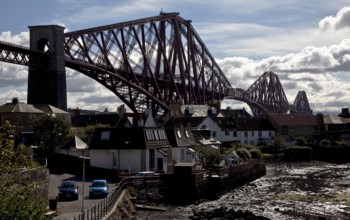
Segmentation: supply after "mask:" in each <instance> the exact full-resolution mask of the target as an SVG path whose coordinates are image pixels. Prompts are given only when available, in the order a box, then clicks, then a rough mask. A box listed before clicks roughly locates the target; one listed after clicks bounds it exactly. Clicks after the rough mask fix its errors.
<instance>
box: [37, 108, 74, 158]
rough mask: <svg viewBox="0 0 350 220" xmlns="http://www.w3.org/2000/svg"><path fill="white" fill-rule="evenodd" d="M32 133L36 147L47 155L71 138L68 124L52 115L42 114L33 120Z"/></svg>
mask: <svg viewBox="0 0 350 220" xmlns="http://www.w3.org/2000/svg"><path fill="white" fill-rule="evenodd" d="M33 132H34V141H35V144H36V145H37V147H38V148H39V149H41V150H43V152H44V153H47V154H49V155H50V154H53V153H55V152H56V151H57V149H58V148H59V147H61V146H62V145H63V144H64V143H66V142H67V141H68V140H69V139H70V138H72V137H73V132H72V130H71V126H70V123H69V122H68V121H66V120H65V119H64V118H63V117H58V116H56V115H54V114H43V115H42V116H41V117H39V118H37V119H35V120H34V121H33Z"/></svg>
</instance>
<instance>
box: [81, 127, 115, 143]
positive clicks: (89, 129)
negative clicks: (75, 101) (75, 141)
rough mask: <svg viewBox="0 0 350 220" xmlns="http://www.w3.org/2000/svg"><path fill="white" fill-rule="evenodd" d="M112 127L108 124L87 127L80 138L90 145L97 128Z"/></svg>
mask: <svg viewBox="0 0 350 220" xmlns="http://www.w3.org/2000/svg"><path fill="white" fill-rule="evenodd" d="M107 127H110V126H109V125H108V124H94V125H87V126H86V127H85V131H84V133H83V134H82V135H81V136H80V139H81V140H82V141H84V142H85V143H87V144H90V141H91V139H92V136H93V135H94V132H95V129H96V128H107Z"/></svg>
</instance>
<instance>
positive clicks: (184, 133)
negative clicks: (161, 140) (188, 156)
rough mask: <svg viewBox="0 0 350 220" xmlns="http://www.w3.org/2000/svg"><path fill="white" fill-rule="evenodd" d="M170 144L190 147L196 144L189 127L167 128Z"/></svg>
mask: <svg viewBox="0 0 350 220" xmlns="http://www.w3.org/2000/svg"><path fill="white" fill-rule="evenodd" d="M165 132H166V135H167V137H168V141H169V144H170V145H171V146H173V147H190V146H193V145H195V144H196V142H195V140H194V138H193V134H192V132H191V130H190V129H187V128H167V129H165Z"/></svg>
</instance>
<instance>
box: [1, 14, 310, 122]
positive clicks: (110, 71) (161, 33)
mask: <svg viewBox="0 0 350 220" xmlns="http://www.w3.org/2000/svg"><path fill="white" fill-rule="evenodd" d="M29 29H30V47H29V48H26V47H24V46H21V45H14V44H10V43H7V42H1V41H0V61H2V62H9V63H14V64H19V65H26V66H29V71H28V72H29V75H28V100H27V102H28V104H42V103H47V104H51V105H53V106H56V107H58V108H61V109H66V108H67V97H66V96H67V94H66V93H67V91H66V76H65V68H66V67H68V68H71V69H73V70H76V71H78V72H80V73H82V74H85V75H86V76H88V77H90V78H92V79H94V80H96V81H97V82H99V83H100V84H102V85H103V86H105V87H106V88H107V89H109V90H110V91H112V92H113V93H114V94H115V95H116V96H117V97H118V98H119V99H120V100H121V101H123V102H124V103H125V104H126V105H127V106H128V107H129V108H130V109H131V110H132V111H134V112H142V111H144V110H145V109H147V108H151V109H152V111H153V113H154V114H163V113H165V112H167V111H168V110H169V109H168V106H169V103H170V102H171V101H172V100H175V99H177V100H181V101H182V103H183V104H209V105H210V104H215V103H217V102H220V101H222V100H223V99H235V100H239V101H242V102H245V103H247V104H248V105H249V106H250V108H251V110H252V112H253V114H254V115H255V116H263V115H266V114H267V113H286V112H288V111H289V110H290V109H293V110H295V111H298V112H303V113H309V112H310V111H311V110H310V106H309V104H308V100H307V97H306V94H304V93H302V95H299V96H298V97H297V99H296V101H295V102H294V103H293V105H291V106H290V105H289V103H288V100H287V98H286V95H285V93H284V91H283V88H282V85H281V83H280V81H279V79H278V76H277V75H276V74H275V73H273V72H265V73H263V74H262V76H261V77H259V78H258V79H257V80H256V81H255V82H254V83H253V84H252V85H251V86H250V87H249V88H248V89H247V90H244V89H240V88H233V87H232V86H231V84H230V82H229V81H228V79H227V78H226V76H225V74H224V73H223V72H222V70H221V69H220V67H219V65H218V64H217V63H216V61H215V59H214V57H213V56H212V55H211V54H210V52H209V50H208V48H207V47H206V46H205V44H204V42H203V41H202V39H201V38H200V37H199V35H198V34H197V32H196V31H195V29H194V28H193V26H192V25H191V21H190V20H186V19H183V18H182V17H180V16H179V13H160V14H159V15H158V16H153V17H148V18H143V19H137V20H133V21H126V22H121V23H116V24H110V25H105V26H101V27H94V28H90V29H84V30H78V31H73V32H68V33H64V27H61V26H58V25H43V26H30V27H29ZM301 102H302V104H301ZM293 106H294V107H293ZM291 107H292V108H291Z"/></svg>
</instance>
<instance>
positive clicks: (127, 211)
mask: <svg viewBox="0 0 350 220" xmlns="http://www.w3.org/2000/svg"><path fill="white" fill-rule="evenodd" d="M132 200H133V198H132V197H131V195H130V193H129V190H127V189H124V190H123V192H122V193H121V195H120V196H119V199H118V200H117V202H116V204H115V205H114V207H113V209H112V211H111V212H110V213H109V214H108V215H107V216H105V217H104V218H103V220H123V219H132V217H133V215H134V214H135V211H136V210H135V205H134V203H133V202H132Z"/></svg>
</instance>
